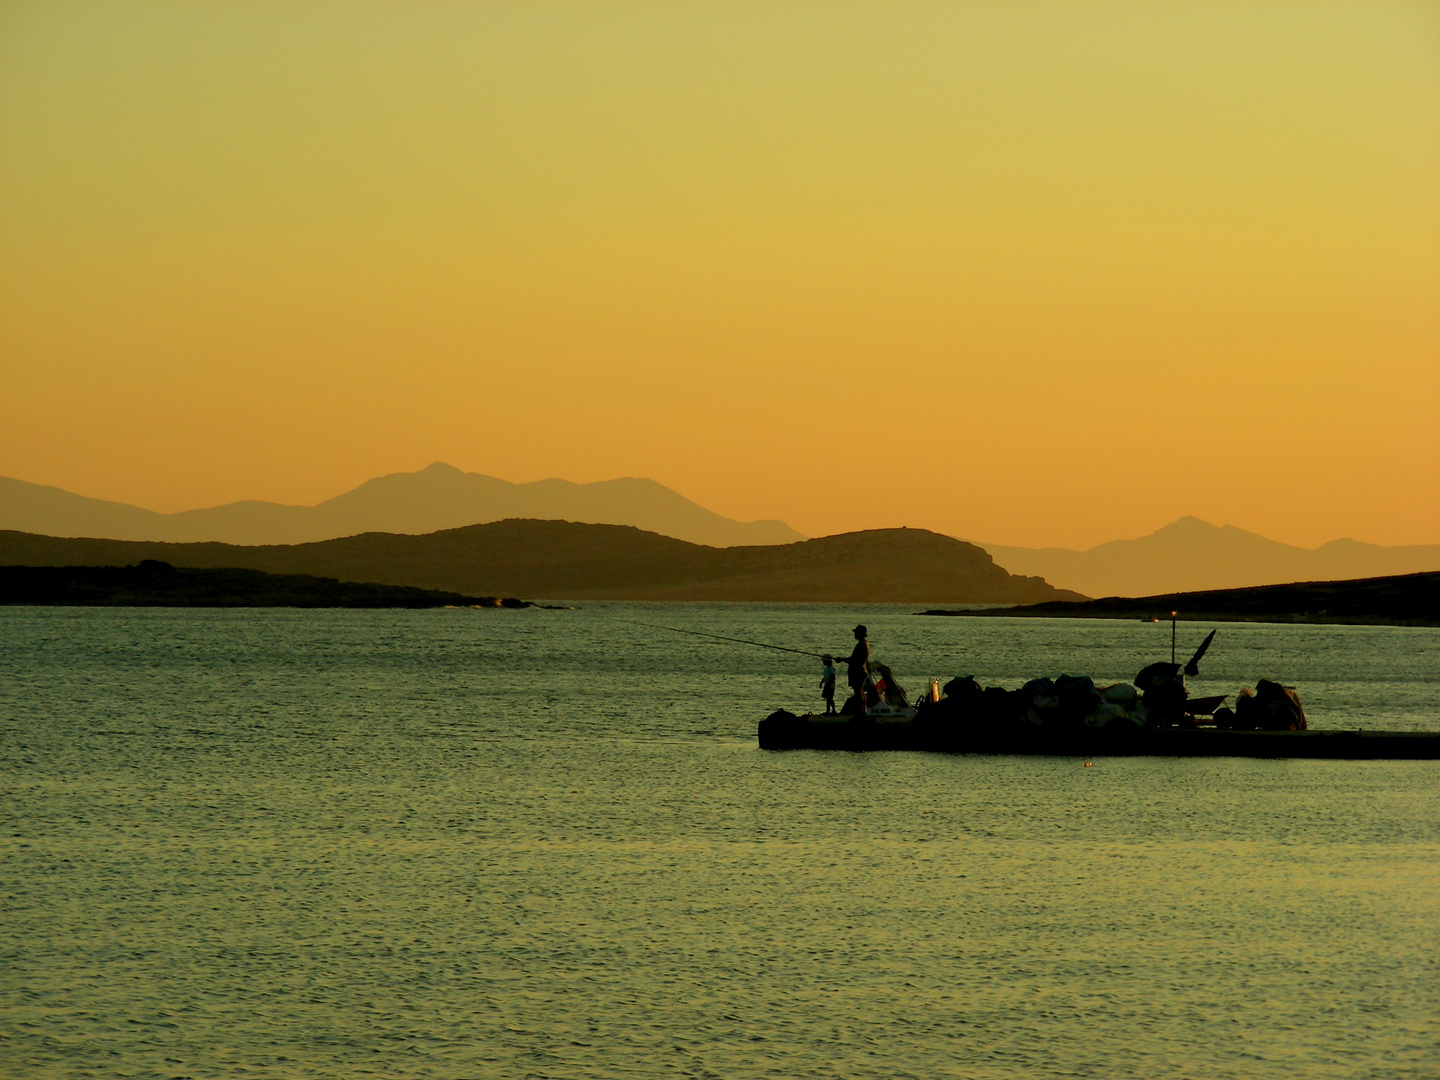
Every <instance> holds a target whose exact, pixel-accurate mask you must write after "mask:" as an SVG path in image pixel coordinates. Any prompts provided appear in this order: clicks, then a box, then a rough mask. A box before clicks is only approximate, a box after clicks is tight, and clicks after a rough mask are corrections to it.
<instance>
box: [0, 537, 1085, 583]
mask: <svg viewBox="0 0 1440 1080" xmlns="http://www.w3.org/2000/svg"><path fill="white" fill-rule="evenodd" d="M142 559H160V560H164V561H165V562H169V563H172V564H174V565H175V566H190V567H242V568H247V569H253V570H265V571H268V572H270V573H281V574H313V575H316V576H320V577H333V578H338V579H340V580H342V581H364V582H378V583H381V584H386V585H413V586H416V587H419V588H424V589H443V590H446V591H450V592H458V593H466V594H469V595H472V596H474V595H493V596H523V597H526V598H527V599H536V598H547V599H558V600H601V599H606V600H750V601H787V600H791V601H845V602H850V603H867V602H871V603H924V602H926V601H938V602H944V603H961V604H966V603H969V604H1029V603H1040V602H1043V601H1047V600H1063V599H1081V598H1080V597H1078V596H1077V595H1076V594H1074V593H1066V592H1062V591H1060V590H1057V589H1053V588H1051V587H1050V586H1049V585H1047V584H1046V583H1045V582H1044V581H1041V580H1039V579H1038V578H1025V577H1015V576H1012V575H1010V574H1008V573H1006V572H1005V571H1004V570H1002V569H1000V568H999V567H998V566H996V565H995V563H994V562H993V561H992V560H991V558H990V556H989V555H987V554H985V552H984V551H983V550H981V549H980V548H978V547H976V546H975V545H973V544H967V543H965V542H964V541H962V540H955V539H952V538H951V537H948V536H941V535H939V534H938V533H932V532H926V531H924V530H921V529H879V530H875V531H871V532H858V533H842V534H840V535H838V536H826V537H821V538H820V539H817V540H805V541H802V542H800V543H794V544H782V545H774V546H765V547H755V546H747V547H729V548H714V547H703V546H700V545H697V544H690V543H686V542H685V541H683V540H676V539H673V538H671V537H668V536H660V535H658V534H656V533H651V532H642V531H641V530H639V529H635V528H631V527H627V526H617V525H584V524H576V523H573V522H567V521H526V520H510V521H498V522H493V523H491V524H487V525H472V526H469V527H466V528H463V529H449V530H445V531H443V532H435V533H431V534H429V535H425V536H406V535H398V534H393V533H366V534H363V535H360V536H350V537H344V538H341V539H337V540H325V541H320V542H316V543H310V544H300V545H293V546H235V545H229V544H213V543H210V544H164V543H148V542H135V541H122V540H93V539H66V538H58V537H52V536H35V535H32V534H27V533H20V532H8V531H7V532H0V564H14V565H29V566H72V565H92V566H102V565H111V566H116V565H126V564H130V563H138V562H139V561H140V560H142Z"/></svg>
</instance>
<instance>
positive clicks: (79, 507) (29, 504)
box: [0, 461, 803, 547]
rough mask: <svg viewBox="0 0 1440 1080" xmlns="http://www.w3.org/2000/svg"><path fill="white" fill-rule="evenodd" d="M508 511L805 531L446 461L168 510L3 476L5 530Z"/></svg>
mask: <svg viewBox="0 0 1440 1080" xmlns="http://www.w3.org/2000/svg"><path fill="white" fill-rule="evenodd" d="M505 518H541V519H559V520H564V521H583V522H590V523H594V524H602V525H634V526H635V527H636V528H640V529H645V530H647V531H649V532H657V533H660V534H661V535H663V536H673V537H677V538H679V539H681V540H689V541H690V542H692V543H696V544H708V545H711V546H713V547H729V546H731V545H734V544H784V543H789V542H790V541H793V540H800V539H803V538H802V537H801V535H800V533H797V532H796V531H795V530H794V529H792V528H790V527H789V526H788V525H786V524H785V523H784V522H783V521H732V520H731V519H729V518H725V517H721V516H720V515H719V514H715V513H712V512H711V511H709V510H706V509H705V508H704V507H703V506H699V505H697V504H696V503H693V502H691V501H690V500H689V499H687V498H685V497H684V496H683V495H680V494H678V493H676V492H674V491H671V490H670V489H669V488H667V487H665V486H664V485H662V484H657V483H656V482H655V481H654V480H644V479H637V478H634V477H625V478H622V479H619V480H604V481H601V482H599V483H595V484H573V483H571V482H570V481H568V480H537V481H535V482H534V483H531V484H512V483H509V482H508V481H506V480H497V479H496V478H495V477H493V476H482V475H480V474H479V473H466V472H461V471H460V470H459V469H457V468H455V467H454V466H452V465H445V464H443V463H441V462H438V461H437V462H436V463H435V464H433V465H431V466H430V467H429V468H427V469H423V470H421V471H420V472H415V473H392V474H391V475H389V476H380V477H376V478H375V479H374V480H368V481H366V482H365V483H363V484H361V485H360V486H359V487H358V488H355V489H354V490H353V491H347V492H346V493H345V494H343V495H337V496H336V497H335V498H333V499H328V500H326V501H325V502H322V503H320V504H319V505H317V506H283V505H281V504H279V503H269V502H237V503H229V504H228V505H225V506H214V507H210V508H209V509H205V510H186V511H183V512H182V513H178V514H160V513H156V512H155V511H153V510H142V509H141V508H140V507H138V506H126V505H125V504H124V503H115V502H105V501H103V500H101V499H87V498H85V497H84V496H82V495H74V494H71V493H70V492H68V491H62V490H61V489H60V488H56V487H42V486H41V485H39V484H29V483H26V482H25V481H23V480H11V479H7V478H0V529H16V530H19V531H21V532H32V533H42V534H45V535H48V536H95V537H105V538H109V539H114V540H160V541H167V542H170V543H195V542H201V541H209V540H213V541H219V542H221V543H227V544H303V543H308V542H310V541H313V540H330V539H333V538H335V537H339V536H354V535H356V534H358V533H364V532H391V533H415V534H419V533H431V532H436V531H438V530H440V529H454V528H459V527H461V526H464V525H476V524H480V523H483V522H489V521H500V520H503V519H505Z"/></svg>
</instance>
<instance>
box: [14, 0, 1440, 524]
mask: <svg viewBox="0 0 1440 1080" xmlns="http://www.w3.org/2000/svg"><path fill="white" fill-rule="evenodd" d="M434 460H443V461H448V462H450V463H451V464H453V465H456V466H459V467H460V468H463V469H467V470H471V471H476V472H484V473H489V474H491V475H495V476H500V477H504V478H506V479H509V480H515V481H525V480H534V479H540V478H543V477H547V476H561V477H565V478H568V479H572V480H579V481H588V480H600V479H608V478H610V477H614V476H626V475H630V476H649V477H653V478H655V479H656V480H659V481H660V482H662V483H664V484H667V485H669V486H671V487H673V488H675V489H677V490H678V491H680V492H682V493H683V494H685V495H687V496H689V497H690V498H693V499H695V500H696V501H697V502H700V503H702V504H703V505H705V506H708V507H710V508H711V509H713V510H716V511H718V512H720V513H723V514H726V515H728V516H731V517H736V518H742V519H750V518H760V517H767V518H768V517H778V518H783V519H785V520H786V521H787V522H789V523H790V524H791V525H793V526H795V527H796V528H798V529H800V530H801V531H803V532H806V533H809V534H812V535H817V534H823V533H830V532H838V531H842V530H848V529H856V528H867V527H880V526H891V525H902V524H904V525H914V526H921V527H926V528H932V529H936V530H939V531H942V532H946V533H950V534H953V535H957V536H962V537H966V538H970V539H976V540H983V541H989V542H995V543H1011V544H1025V545H1035V546H1039V545H1057V546H1071V547H1084V546H1090V545H1092V544H1095V543H1099V542H1101V541H1104V540H1108V539H1113V538H1116V537H1121V536H1135V535H1140V534H1142V533H1146V532H1149V531H1151V530H1152V529H1154V528H1157V527H1159V526H1160V525H1162V524H1164V523H1166V522H1168V521H1170V520H1172V519H1174V518H1176V517H1178V516H1180V515H1182V514H1195V515H1197V516H1199V517H1202V518H1205V519H1207V520H1210V521H1213V522H1215V523H1217V524H1220V523H1227V522H1228V523H1231V524H1235V525H1238V526H1241V527H1242V528H1248V529H1253V530H1255V531H1258V532H1261V533H1264V534H1265V535H1267V536H1271V537H1274V538H1275V539H1279V540H1285V541H1288V542H1291V543H1299V544H1304V545H1306V546H1312V545H1315V544H1318V543H1321V542H1323V541H1325V540H1328V539H1332V538H1334V537H1338V536H1352V537H1355V538H1357V539H1362V540H1368V541H1372V542H1375V543H1382V544H1403V543H1436V542H1440V5H1437V4H1434V3H1384V2H1379V0H1366V2H1362V3H1332V4H1326V3H1264V2H1235V3H1224V2H1218V0H1214V2H1212V0H1206V2H1200V3H1189V4H1165V3H1127V4H1119V3H1116V4H1106V3H1073V4H1066V3H1035V4H1015V3H965V4H929V3H927V4H921V3H916V4H908V3H874V4H835V3H806V4H798V3H793V4H792V3H776V4H762V3H723V4H703V3H696V4H674V3H669V2H656V3H650V4H600V3H592V4H551V3H517V4H478V3H477V4H464V3H399V2H397V3H386V4H364V3H339V2H337V3H323V4H322V3H305V2H285V3H281V2H274V3H260V2H250V3H206V2H203V0H202V2H196V0H185V2H180V3H146V2H128V3H125V4H95V3H89V2H86V3H80V4H70V3H65V2H57V0H44V2H38V3H6V4H4V5H3V6H0V475H6V476H13V477H18V478H20V479H25V480H30V481H34V482H37V483H49V484H56V485H59V486H61V487H64V488H67V489H69V490H73V491H77V492H80V493H82V494H85V495H91V496H96V497H101V498H110V499H117V500H120V501H124V502H132V503H137V504H140V505H143V506H148V507H151V508H153V509H158V510H181V509H189V508H192V507H196V506H203V505H213V504H217V503H222V502H228V501H232V500H235V499H242V498H257V499H272V500H277V501H283V502H305V503H309V502H316V501H318V500H320V499H323V498H327V497H329V496H331V495H334V494H338V493H339V492H340V491H342V490H344V489H346V488H349V487H352V486H354V485H355V484H358V483H360V482H361V481H363V480H365V479H368V478H369V477H371V476H374V475H377V474H380V473H386V472H396V471H401V470H411V469H418V468H422V467H424V466H425V465H427V464H428V463H430V462H431V461H434Z"/></svg>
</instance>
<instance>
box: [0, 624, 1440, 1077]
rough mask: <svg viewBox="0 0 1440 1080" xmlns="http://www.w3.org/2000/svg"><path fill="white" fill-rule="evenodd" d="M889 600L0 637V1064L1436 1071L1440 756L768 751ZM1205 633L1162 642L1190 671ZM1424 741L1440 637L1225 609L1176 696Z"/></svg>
mask: <svg viewBox="0 0 1440 1080" xmlns="http://www.w3.org/2000/svg"><path fill="white" fill-rule="evenodd" d="M857 618H860V619H863V620H864V621H865V622H866V623H867V624H868V625H869V626H870V628H871V637H872V640H873V642H874V645H875V654H876V657H877V659H881V660H885V661H886V662H889V663H890V664H891V665H892V666H893V667H894V669H895V671H896V674H897V675H898V676H899V677H900V679H901V681H902V682H905V683H908V684H913V685H914V686H915V687H916V688H918V687H919V686H920V685H921V684H922V683H923V680H924V678H926V677H928V676H931V675H934V676H937V677H942V678H947V677H949V676H952V675H956V674H971V673H973V674H975V675H976V676H977V677H979V678H980V679H981V680H982V681H984V682H987V683H992V684H1001V685H1007V686H1017V685H1019V684H1020V683H1021V682H1023V681H1024V680H1026V679H1028V678H1030V677H1032V676H1035V675H1040V674H1049V675H1058V674H1061V673H1072V674H1090V675H1093V676H1095V677H1097V678H1098V679H1128V678H1130V677H1131V676H1133V675H1134V674H1135V672H1136V671H1138V670H1139V668H1140V667H1142V666H1143V665H1144V664H1146V663H1148V662H1150V661H1152V660H1155V659H1163V658H1168V655H1169V627H1168V626H1151V625H1144V624H1140V623H1115V622H1087V623H1080V622H1066V621H1053V622H1038V621H1008V620H1007V621H999V620H963V619H925V618H917V617H914V616H910V615H908V614H907V613H906V611H904V610H902V609H894V608H884V609H877V608H865V609H836V608H827V607H813V608H805V607H761V606H755V607H751V606H737V605H713V606H705V605H695V606H676V605H594V606H589V607H586V608H584V609H583V610H578V611H518V612H512V611H483V612H476V611H431V612H342V611H320V612H291V611H173V610H151V611H139V610H91V611H82V610H65V609H20V608H9V609H0V641H3V652H0V793H3V794H0V916H3V918H0V1074H3V1075H4V1076H7V1077H32V1076H33V1077H84V1076H96V1077H233V1076H252V1077H360V1076H375V1077H387V1078H396V1080H401V1078H409V1077H492V1076H493V1077H556V1078H572V1077H573V1078H581V1077H584V1078H606V1077H617V1078H618V1077H662V1076H663V1077H669V1076H683V1077H716V1078H727V1080H729V1078H736V1080H740V1078H750V1077H783V1078H790V1077H812V1076H813V1077H877V1078H880V1077H883V1078H892V1077H917V1078H933V1077H983V1078H992V1077H993V1078H1012V1077H1082V1076H1084V1077H1088V1076H1094V1077H1143V1078H1158V1077H1185V1078H1224V1077H1234V1078H1237V1080H1239V1078H1244V1080H1250V1078H1266V1077H1276V1078H1279V1077H1285V1078H1287V1080H1289V1078H1294V1077H1336V1078H1340V1077H1346V1078H1349V1077H1434V1076H1436V1075H1440V1049H1437V1041H1440V1028H1437V1016H1440V763H1433V762H1328V761H1314V762H1309V761H1302V762H1293V761H1247V760H1231V759H1216V760H1172V759H1158V758H1152V759H1128V760H1106V759H1101V760H1097V761H1095V762H1094V764H1093V767H1092V768H1084V767H1083V763H1082V762H1080V761H1076V760H1072V759H1019V758H949V757H944V756H938V755H922V754H872V755H848V754H828V755H827V754H821V753H809V752H806V753H788V754H771V753H764V752H761V751H759V750H757V749H756V747H755V741H754V729H755V724H756V722H757V721H758V720H759V719H760V718H761V717H762V716H764V715H765V714H766V713H767V712H769V711H770V710H771V709H772V708H773V707H775V706H779V705H786V706H789V707H790V708H792V709H796V710H797V711H799V710H800V709H802V708H811V707H814V706H816V705H818V698H815V697H814V696H813V695H814V694H815V693H816V689H815V687H816V682H817V680H818V676H819V671H818V667H819V665H818V663H817V662H815V661H813V660H808V659H806V658H804V657H798V656H789V655H786V654H782V653H771V652H765V651H763V650H760V649H750V648H745V647H742V646H738V645H727V644H723V643H711V642H706V641H703V640H701V639H698V638H690V637H685V636H682V635H679V634H674V633H669V632H667V631H663V630H656V629H651V628H649V627H646V626H641V625H637V623H643V622H655V623H664V624H667V625H670V626H677V627H682V628H690V629H700V630H709V631H714V632H718V633H722V634H732V635H735V636H739V637H755V638H760V639H762V640H768V641H775V642H779V643H782V644H789V645H792V646H796V647H799V648H805V649H817V650H820V649H827V648H828V649H836V650H838V649H843V648H844V646H845V644H846V642H847V641H848V640H849V635H848V630H849V627H850V626H851V625H853V623H854V622H855V621H856V619H857ZM1206 629H1208V627H1199V628H1189V627H1182V651H1184V650H1185V649H1186V647H1187V646H1189V647H1193V645H1194V644H1195V643H1196V642H1197V641H1198V639H1199V638H1200V636H1201V635H1202V634H1203V632H1204V630H1206ZM1261 677H1269V678H1274V679H1278V680H1280V681H1283V682H1286V683H1290V684H1293V685H1295V686H1297V687H1298V688H1299V691H1300V694H1301V696H1302V698H1303V700H1304V702H1305V705H1306V709H1307V711H1308V712H1309V714H1310V717H1311V722H1312V725H1314V726H1317V727H1352V728H1353V727H1387V728H1408V729H1424V730H1440V631H1436V630H1408V629H1387V628H1355V627H1262V626H1232V625H1224V626H1221V628H1220V633H1219V635H1218V637H1217V640H1216V643H1215V645H1214V647H1213V649H1212V651H1211V654H1210V657H1209V658H1208V663H1206V664H1205V665H1204V678H1203V679H1202V680H1200V681H1199V683H1198V685H1197V686H1196V692H1197V693H1207V692H1208V693H1224V692H1231V693H1233V692H1234V691H1235V690H1236V689H1237V688H1238V687H1239V686H1240V685H1244V684H1251V685H1253V683H1254V681H1255V680H1256V679H1257V678H1261Z"/></svg>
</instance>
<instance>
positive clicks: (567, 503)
mask: <svg viewBox="0 0 1440 1080" xmlns="http://www.w3.org/2000/svg"><path fill="white" fill-rule="evenodd" d="M509 518H532V519H536V520H560V521H574V522H582V523H587V524H596V525H631V526H634V527H635V528H637V529H642V530H644V531H646V532H653V533H659V534H660V535H661V536H669V537H673V538H675V539H678V540H685V541H688V542H690V543H692V544H705V545H708V546H710V547H736V546H741V545H747V546H749V545H756V546H766V545H776V544H789V543H793V542H794V541H797V540H803V539H804V537H803V536H802V535H801V534H800V533H798V532H796V531H795V530H794V529H792V528H790V527H789V526H788V525H786V524H785V523H784V522H783V521H733V520H731V519H730V518H726V517H721V516H720V515H719V514H716V513H713V512H711V511H709V510H706V509H705V508H704V507H703V506H700V505H698V504H696V503H693V502H691V501H690V500H689V499H687V498H685V497H684V496H682V495H680V494H678V493H677V492H674V491H671V490H670V489H669V488H667V487H665V486H664V485H662V484H658V483H656V482H655V481H654V480H645V479H637V478H633V477H626V478H622V479H618V480H605V481H602V482H600V483H594V484H575V483H571V482H569V481H567V480H538V481H535V482H534V483H530V484H512V483H509V482H508V481H505V480H499V479H496V478H495V477H493V476H483V475H481V474H479V473H466V472H461V471H460V470H459V469H457V468H455V467H453V466H451V465H446V464H443V463H441V462H436V463H435V464H433V465H431V466H430V467H429V468H426V469H422V470H421V471H420V472H414V473H392V474H391V475H389V476H380V477H376V478H375V479H374V480H370V481H367V482H366V483H364V484H361V485H360V486H359V487H357V488H355V489H354V490H353V491H347V492H346V493H345V494H343V495H337V496H336V497H335V498H333V499H328V500H326V501H325V502H322V503H320V504H319V505H317V506H283V505H281V504H279V503H269V502H237V503H230V504H228V505H226V506H216V507H211V508H209V509H205V510H187V511H184V512H182V513H177V514H160V513H156V512H155V511H153V510H143V509H141V508H140V507H138V506H127V505H125V504H123V503H116V502H106V501H104V500H101V499H89V498H85V497H84V496H81V495H74V494H71V493H70V492H68V491H62V490H61V489H60V488H55V487H42V486H41V485H39V484H30V483H26V482H25V481H23V480H11V479H5V478H0V529H14V530H17V531H20V532H28V533H40V534H44V535H47V536H74V537H98V538H104V539H114V540H149V541H160V542H166V543H198V542H206V541H216V542H220V543H226V544H241V545H261V544H304V543H311V542H314V541H320V540H333V539H337V538H339V537H344V536H356V535H359V534H361V533H367V532H383V533H407V534H413V535H422V534H426V533H432V532H438V531H440V530H445V529H455V528H461V527H463V526H467V525H476V524H484V523H487V522H493V521H503V520H506V519H509ZM847 535H848V534H847ZM978 546H979V547H982V548H983V549H984V550H985V551H987V552H989V554H990V555H991V556H992V557H993V558H994V560H995V562H996V563H998V564H999V565H1000V566H1002V567H1004V568H1005V569H1006V570H1008V571H1010V572H1011V573H1012V574H1017V575H1020V576H1029V577H1041V578H1044V579H1045V580H1046V581H1048V582H1050V583H1051V584H1052V585H1054V586H1056V587H1058V588H1062V589H1070V590H1073V591H1075V592H1079V593H1083V594H1085V595H1086V596H1146V595H1156V594H1160V593H1170V592H1192V591H1196V590H1204V589H1233V588H1245V587H1248V586H1251V585H1273V584H1279V583H1282V582H1291V581H1338V580H1345V579H1354V578H1367V577H1380V576H1385V575H1393V574H1413V573H1420V572H1423V571H1429V570H1440V544H1429V545H1417V546H1413V547H1380V546H1378V545H1375V544H1363V543H1360V542H1359V541H1357V540H1332V541H1330V542H1329V543H1328V544H1325V545H1323V546H1321V547H1319V548H1315V549H1314V550H1309V549H1306V548H1299V547H1292V546H1290V545H1289V544H1281V543H1277V542H1276V541H1274V540H1267V539H1266V538H1265V537H1263V536H1259V535H1257V534H1255V533H1251V532H1246V531H1245V530H1243V529H1237V528H1235V527H1234V526H1231V525H1225V526H1222V527H1217V526H1214V525H1210V524H1208V523H1206V522H1204V521H1201V520H1199V519H1198V518H1193V517H1184V518H1181V519H1180V520H1179V521H1175V522H1172V523H1171V524H1169V525H1166V526H1165V527H1164V528H1163V529H1159V530H1157V531H1156V532H1154V533H1151V534H1150V535H1149V536H1144V537H1141V538H1139V539H1137V540H1112V541H1110V542H1109V543H1106V544H1101V545H1100V546H1098V547H1094V548H1090V549H1089V550H1088V551H1074V550H1070V549H1067V548H1023V547H1009V546H1005V545H1001V544H980V545H978Z"/></svg>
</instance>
